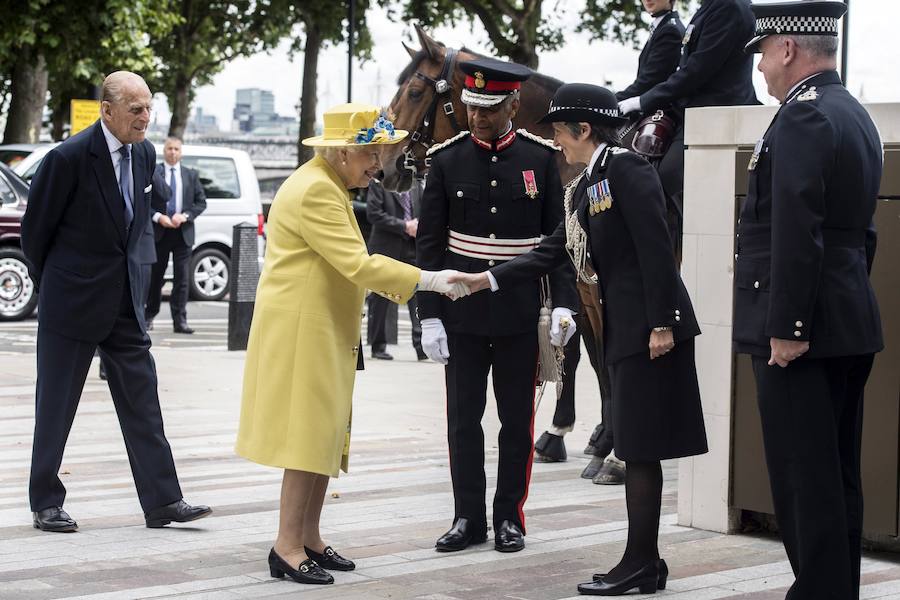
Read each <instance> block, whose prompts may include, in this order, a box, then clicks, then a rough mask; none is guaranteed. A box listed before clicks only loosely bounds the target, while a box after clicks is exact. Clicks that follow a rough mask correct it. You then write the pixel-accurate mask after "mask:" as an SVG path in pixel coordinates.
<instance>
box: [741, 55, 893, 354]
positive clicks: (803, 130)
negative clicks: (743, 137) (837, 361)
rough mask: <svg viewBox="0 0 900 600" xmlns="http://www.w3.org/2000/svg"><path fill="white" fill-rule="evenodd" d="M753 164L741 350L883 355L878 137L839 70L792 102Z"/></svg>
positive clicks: (745, 219) (745, 223) (745, 212)
mask: <svg viewBox="0 0 900 600" xmlns="http://www.w3.org/2000/svg"><path fill="white" fill-rule="evenodd" d="M750 168H751V170H752V172H751V174H750V190H749V194H748V196H747V199H746V201H745V202H744V206H743V208H742V209H741V216H740V220H739V221H738V239H737V247H738V253H737V255H736V257H735V288H736V289H735V304H734V329H733V337H734V347H735V350H736V351H737V352H745V353H749V354H755V355H758V356H769V354H770V350H769V339H770V338H773V337H774V338H780V339H787V340H799V341H808V342H809V344H810V349H809V352H808V353H807V354H806V355H805V356H809V357H813V358H815V357H825V356H850V355H857V354H868V353H871V352H877V351H879V350H881V349H882V347H883V345H884V344H883V341H882V334H881V317H880V315H879V312H878V304H877V302H876V300H875V293H874V291H873V290H872V285H871V283H870V282H869V271H870V270H871V266H872V261H873V259H874V257H875V241H876V238H875V229H874V226H873V222H872V217H873V215H874V212H875V203H876V198H877V195H878V188H879V185H880V182H881V171H882V150H881V140H880V138H879V135H878V131H877V130H876V129H875V125H874V124H873V123H872V119H871V118H870V117H869V115H868V113H867V112H866V111H865V109H864V108H863V107H862V105H860V103H859V102H858V101H857V100H856V99H855V98H853V96H851V95H850V93H849V92H848V91H847V90H846V89H845V88H844V87H843V86H842V85H841V81H840V77H839V76H838V74H837V73H836V72H834V71H827V72H824V73H820V74H818V75H816V76H814V77H812V78H811V79H808V80H807V81H805V82H804V83H803V84H802V85H801V86H799V87H798V88H797V89H796V90H794V91H793V92H792V93H791V94H790V95H789V96H788V97H787V98H786V99H785V102H784V104H783V105H782V106H781V108H780V109H779V111H778V113H777V115H776V116H775V119H774V120H773V121H772V124H771V125H770V126H769V129H768V131H767V132H766V134H765V136H764V137H763V139H762V140H761V142H760V143H759V144H758V145H757V150H756V151H754V158H752V159H751V161H750Z"/></svg>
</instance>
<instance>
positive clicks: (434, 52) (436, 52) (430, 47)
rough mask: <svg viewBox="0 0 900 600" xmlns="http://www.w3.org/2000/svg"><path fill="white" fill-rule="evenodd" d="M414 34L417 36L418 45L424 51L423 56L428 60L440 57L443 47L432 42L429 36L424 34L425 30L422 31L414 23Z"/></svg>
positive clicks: (419, 26) (420, 27)
mask: <svg viewBox="0 0 900 600" xmlns="http://www.w3.org/2000/svg"><path fill="white" fill-rule="evenodd" d="M415 27H416V34H417V35H418V36H419V43H420V44H421V45H422V50H424V51H425V54H427V55H428V58H430V59H432V60H434V59H437V58H439V57H440V56H441V53H442V52H443V46H441V45H440V44H439V43H437V42H436V41H434V40H433V39H432V38H431V36H429V35H428V34H427V33H425V30H424V29H422V26H421V25H419V24H418V23H416V25H415Z"/></svg>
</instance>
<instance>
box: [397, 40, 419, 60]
mask: <svg viewBox="0 0 900 600" xmlns="http://www.w3.org/2000/svg"><path fill="white" fill-rule="evenodd" d="M400 43H401V44H403V49H404V50H406V53H407V54H409V57H410V58H412V59H415V58H416V54H418V52H416V51H415V50H413V49H412V48H410V47H409V46H407V45H406V42H400Z"/></svg>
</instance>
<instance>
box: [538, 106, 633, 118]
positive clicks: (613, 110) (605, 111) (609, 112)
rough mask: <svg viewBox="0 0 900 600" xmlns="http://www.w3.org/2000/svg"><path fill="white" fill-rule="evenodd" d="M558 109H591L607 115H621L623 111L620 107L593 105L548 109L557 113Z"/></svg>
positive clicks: (548, 111) (552, 107) (549, 111)
mask: <svg viewBox="0 0 900 600" xmlns="http://www.w3.org/2000/svg"><path fill="white" fill-rule="evenodd" d="M558 110H589V111H591V112H595V113H600V114H601V115H606V116H607V117H621V116H622V113H621V112H619V109H618V108H595V107H593V106H551V107H550V108H549V109H547V113H555V112H556V111H558Z"/></svg>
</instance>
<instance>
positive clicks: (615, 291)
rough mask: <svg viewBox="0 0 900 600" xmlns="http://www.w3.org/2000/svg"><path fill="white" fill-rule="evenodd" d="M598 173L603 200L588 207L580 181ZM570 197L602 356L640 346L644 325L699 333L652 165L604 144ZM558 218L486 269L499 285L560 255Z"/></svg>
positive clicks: (678, 337)
mask: <svg viewBox="0 0 900 600" xmlns="http://www.w3.org/2000/svg"><path fill="white" fill-rule="evenodd" d="M603 180H606V181H607V182H608V184H609V191H610V194H611V198H612V200H611V203H610V204H609V206H608V207H606V208H603V209H602V210H599V209H592V208H591V204H592V202H591V200H590V199H589V198H588V195H587V188H589V187H591V186H593V185H595V184H598V183H600V182H601V181H603ZM573 198H578V199H581V204H580V205H579V207H578V209H577V210H578V218H579V221H580V222H581V226H582V228H584V229H585V231H587V233H588V238H589V240H590V258H591V262H592V264H593V267H594V270H595V271H596V273H597V279H598V285H599V287H600V295H601V297H602V298H603V309H604V343H605V344H606V362H607V363H608V364H613V363H616V362H617V361H620V360H621V359H623V358H626V357H629V356H633V355H635V354H639V353H644V354H647V353H648V352H649V351H648V348H647V344H648V340H649V336H650V330H651V329H652V328H653V327H672V331H673V335H674V337H675V342H676V347H677V346H678V342H683V341H685V340H687V339H690V338H693V337H695V336H697V335H699V333H700V328H699V326H698V324H697V320H696V318H695V317H694V311H693V308H692V306H691V301H690V298H689V296H688V293H687V290H686V289H685V287H684V284H683V283H682V281H681V277H680V276H679V274H678V269H677V267H676V264H675V257H674V255H673V252H672V245H671V238H670V237H669V232H668V229H667V226H666V221H665V215H666V206H665V196H664V195H663V192H662V188H661V187H660V183H659V177H658V176H657V174H656V171H655V170H654V169H653V167H652V166H651V165H650V163H649V162H647V161H646V160H645V159H644V158H642V157H640V156H639V155H637V154H635V153H633V152H630V151H626V150H624V149H621V148H609V147H607V148H606V149H605V150H604V152H603V153H602V154H601V156H600V157H599V158H598V160H597V163H596V165H595V166H594V170H593V172H592V173H591V174H590V175H589V176H587V177H585V178H583V179H582V181H581V182H580V183H579V184H578V187H577V188H576V190H575V195H574V196H573ZM565 244H566V233H565V227H564V225H561V226H560V227H558V228H557V230H556V231H555V232H554V234H553V235H552V236H551V237H550V238H548V239H545V240H544V241H543V242H542V243H541V246H540V247H539V248H537V249H535V250H532V251H531V252H529V253H528V254H526V255H524V256H522V257H520V258H518V259H516V260H515V261H514V262H511V263H506V264H503V265H498V266H496V267H494V268H493V269H491V274H493V275H494V278H495V279H496V280H497V284H498V285H499V287H500V292H502V291H503V290H504V288H506V287H507V286H515V285H518V284H519V282H520V281H522V280H527V279H533V278H534V277H536V276H539V275H540V274H541V273H545V272H547V270H548V269H550V268H553V267H554V266H555V265H557V264H559V263H562V262H568V257H567V254H566V250H565Z"/></svg>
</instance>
